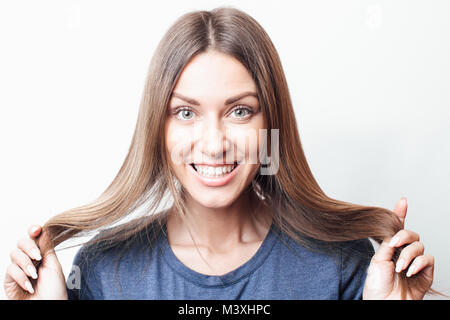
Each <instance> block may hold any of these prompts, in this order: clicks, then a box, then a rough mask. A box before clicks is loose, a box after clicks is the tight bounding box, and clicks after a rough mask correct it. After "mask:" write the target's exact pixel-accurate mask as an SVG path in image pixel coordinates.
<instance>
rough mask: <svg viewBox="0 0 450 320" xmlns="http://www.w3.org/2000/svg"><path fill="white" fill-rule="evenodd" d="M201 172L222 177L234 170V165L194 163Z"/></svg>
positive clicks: (207, 175)
mask: <svg viewBox="0 0 450 320" xmlns="http://www.w3.org/2000/svg"><path fill="white" fill-rule="evenodd" d="M194 167H195V169H196V170H197V172H198V173H199V174H201V175H202V176H205V177H222V176H225V175H227V174H228V173H230V172H231V171H232V170H233V167H234V165H225V166H220V167H211V166H202V165H196V164H194Z"/></svg>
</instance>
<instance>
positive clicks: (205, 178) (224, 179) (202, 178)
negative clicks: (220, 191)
mask: <svg viewBox="0 0 450 320" xmlns="http://www.w3.org/2000/svg"><path fill="white" fill-rule="evenodd" d="M187 167H188V168H189V171H190V172H191V173H192V174H193V175H194V177H195V178H196V179H197V181H198V182H200V183H202V184H203V185H206V186H208V187H220V186H224V185H226V184H228V183H229V182H230V181H231V180H232V179H233V178H234V177H235V176H236V173H237V172H238V171H239V168H240V167H241V165H240V164H238V163H237V162H235V163H234V164H225V165H223V164H210V165H208V164H194V163H191V164H189V165H187Z"/></svg>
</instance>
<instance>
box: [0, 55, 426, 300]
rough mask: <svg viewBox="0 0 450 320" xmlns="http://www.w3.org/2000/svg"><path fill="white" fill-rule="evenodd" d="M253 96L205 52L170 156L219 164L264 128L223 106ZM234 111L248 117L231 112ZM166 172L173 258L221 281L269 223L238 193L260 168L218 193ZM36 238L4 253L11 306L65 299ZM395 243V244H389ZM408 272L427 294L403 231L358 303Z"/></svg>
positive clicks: (401, 212) (36, 230)
mask: <svg viewBox="0 0 450 320" xmlns="http://www.w3.org/2000/svg"><path fill="white" fill-rule="evenodd" d="M255 90H256V85H255V83H254V82H253V80H252V78H251V76H250V74H249V73H248V71H247V70H246V69H245V68H244V66H242V65H241V64H240V63H239V62H238V61H237V60H235V59H234V58H232V57H229V56H226V55H224V54H221V53H218V52H211V51H210V52H206V53H203V54H201V55H199V56H197V57H196V58H195V59H193V60H192V61H191V62H190V63H188V65H187V66H186V68H185V70H184V71H183V73H182V75H181V77H180V79H179V81H178V83H177V85H176V87H175V90H174V91H176V92H178V93H181V94H183V95H184V96H188V97H190V98H193V99H195V100H198V101H197V102H199V105H192V104H189V103H187V102H186V101H182V100H180V99H179V98H176V97H172V99H171V100H170V105H169V109H170V110H172V111H173V110H174V108H177V107H178V106H180V105H185V106H186V105H187V106H189V107H190V108H191V109H190V110H191V111H190V112H192V113H190V112H185V113H184V114H183V115H181V114H180V113H177V114H176V113H175V112H172V113H171V116H170V117H169V119H168V120H167V123H166V128H165V130H166V145H167V146H168V151H169V152H170V150H171V149H172V148H174V147H175V146H176V145H177V144H178V143H182V144H185V145H186V146H188V147H189V148H188V149H191V148H190V147H192V146H197V145H200V146H201V147H199V148H197V149H196V150H197V151H196V152H198V154H195V155H193V156H194V158H195V157H197V156H198V155H199V154H200V155H202V156H203V159H206V160H204V161H206V162H208V161H212V162H216V161H217V160H219V159H222V160H223V156H224V155H225V154H227V153H228V152H229V151H230V150H231V147H232V146H233V145H237V142H238V141H239V139H241V138H242V137H243V136H245V133H246V132H247V131H249V130H250V131H251V130H258V129H262V128H265V127H264V120H263V118H262V114H261V112H260V109H259V102H258V100H257V99H256V98H255V97H254V96H247V97H245V98H243V99H242V100H240V101H236V102H235V103H233V104H232V105H226V104H225V103H224V101H226V100H227V99H228V98H229V97H232V96H235V95H236V94H239V93H241V92H243V91H250V92H253V91H255ZM240 105H245V106H246V108H250V109H251V110H252V111H253V112H252V113H247V111H243V110H242V109H241V110H240V111H236V110H237V109H232V108H237V107H239V106H240ZM235 111H236V112H235ZM250 114H251V116H250ZM191 117H193V118H191ZM194 124H195V126H194ZM194 129H195V130H198V131H197V133H196V132H195V130H194ZM226 129H230V130H229V131H228V132H229V135H228V136H227V138H226V141H225V142H226V143H220V142H223V141H222V140H223V137H222V135H221V134H220V133H224V132H225V131H226ZM255 150H257V144H250V145H249V148H248V149H246V151H245V152H242V153H240V154H239V153H238V156H243V155H245V156H247V155H248V153H249V152H252V151H255ZM234 160H236V159H234ZM202 161H203V160H202ZM170 166H171V168H172V170H173V171H174V173H175V175H176V177H177V179H178V180H179V181H180V183H181V185H182V186H183V187H184V189H185V190H186V191H187V192H186V201H187V206H188V210H189V214H188V215H187V217H186V220H185V221H182V220H181V219H179V218H177V217H176V215H174V214H173V213H170V214H169V217H168V222H167V229H168V239H169V244H170V246H171V248H172V250H173V251H174V253H175V255H176V256H177V257H178V258H179V259H180V261H182V262H183V263H184V264H185V265H186V266H187V267H189V268H191V269H193V270H195V271H197V272H200V273H203V274H209V275H222V274H225V273H227V272H229V271H232V270H234V269H236V268H237V267H239V266H240V265H242V264H244V263H245V262H246V261H248V260H249V259H250V258H251V257H252V256H253V255H254V254H255V252H256V251H257V250H258V248H259V247H260V245H261V243H262V241H263V239H264V238H265V236H266V235H267V232H268V230H269V226H270V223H271V221H270V219H269V218H268V217H269V216H270V214H268V212H269V211H268V209H267V208H264V207H261V206H259V204H260V202H259V200H258V199H257V198H255V197H254V195H251V194H248V193H245V192H244V191H245V190H246V188H247V187H248V185H249V184H250V183H251V181H252V179H253V178H254V176H255V175H256V173H257V170H258V165H257V164H252V163H243V164H242V166H241V167H240V168H239V171H238V172H239V174H236V175H235V176H234V177H233V179H232V180H230V181H229V182H228V183H226V184H224V185H222V186H219V187H211V186H207V185H205V184H203V183H201V182H199V181H201V180H199V179H197V178H196V176H195V174H194V173H193V171H192V170H193V169H192V168H191V167H189V164H187V163H175V162H174V161H171V163H170ZM406 210H407V204H406V199H402V200H400V201H399V202H398V203H397V204H396V206H395V209H394V212H395V213H396V214H397V215H398V216H399V217H400V219H402V221H404V219H405V217H406ZM249 212H253V213H254V214H253V215H251V214H249ZM40 233H41V227H40V226H38V225H35V226H32V227H31V228H30V229H29V231H28V237H27V238H24V239H22V240H20V241H19V242H18V245H17V247H16V248H14V249H13V250H12V251H11V253H10V257H11V265H10V266H9V267H8V269H7V272H6V275H5V280H4V290H5V292H6V295H7V297H8V298H9V299H67V294H66V290H65V279H64V274H63V272H62V268H61V265H60V263H59V261H58V259H57V257H56V254H55V252H54V251H50V252H47V253H46V254H45V255H44V256H43V257H40V255H41V254H42V253H40V252H39V248H38V246H37V244H36V243H37V242H38V241H43V240H42V239H39V235H40ZM393 239H394V240H395V239H397V240H398V241H395V243H394V241H393ZM44 241H45V240H44ZM390 242H392V243H390ZM405 244H406V245H407V246H406V247H405V248H404V249H403V251H402V253H401V255H400V260H399V261H403V262H404V264H403V265H399V266H398V269H397V270H396V266H395V265H394V263H393V262H392V255H393V253H394V248H395V247H399V246H402V245H405ZM33 249H34V250H33ZM36 250H37V251H36ZM37 261H41V265H40V267H39V269H38V270H36V268H35V267H34V263H35V262H37ZM406 268H408V276H414V275H415V276H418V277H424V279H426V281H427V283H429V287H431V283H432V280H433V270H434V258H433V256H431V255H427V254H424V245H423V244H422V243H421V242H420V241H419V235H418V234H417V233H415V232H413V231H410V230H405V229H403V230H401V231H399V232H398V233H397V234H396V235H395V236H394V237H393V238H388V239H385V241H384V242H383V243H382V244H381V246H380V247H379V248H378V250H377V251H376V253H375V255H374V257H373V258H372V261H371V263H370V265H369V269H368V274H367V279H366V283H365V286H364V292H363V298H364V299H399V298H400V290H399V288H398V287H397V286H396V284H395V282H394V275H395V272H399V271H401V270H404V269H406ZM32 282H34V285H33V286H32ZM429 287H428V288H429ZM425 293H426V290H425V291H424V290H421V289H418V288H414V287H411V288H409V290H408V296H407V298H408V299H422V298H423V296H424V294H425Z"/></svg>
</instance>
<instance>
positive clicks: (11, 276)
mask: <svg viewBox="0 0 450 320" xmlns="http://www.w3.org/2000/svg"><path fill="white" fill-rule="evenodd" d="M41 231H42V227H41V226H38V225H34V226H32V227H30V228H29V230H28V235H29V238H23V239H20V240H19V241H18V242H17V247H15V248H14V249H13V250H12V251H11V253H10V258H11V264H10V265H9V266H8V269H7V271H6V276H5V280H4V283H3V287H4V289H5V293H6V296H7V297H8V299H14V300H16V299H21V300H28V299H36V300H40V299H49V300H59V299H67V292H66V281H65V277H64V273H63V271H62V267H61V264H60V263H59V261H58V258H57V257H56V253H55V250H54V249H53V248H52V249H51V250H48V251H47V252H45V253H41V252H40V250H39V247H38V246H37V242H38V238H39V236H40V234H41ZM43 236H44V235H43ZM41 241H46V240H45V239H39V243H42V242H41ZM33 262H34V263H33ZM37 262H40V265H39V267H38V268H37V269H36V267H35V264H36V263H37ZM31 279H32V280H31ZM33 284H34V285H33Z"/></svg>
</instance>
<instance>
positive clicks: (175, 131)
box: [165, 121, 192, 165]
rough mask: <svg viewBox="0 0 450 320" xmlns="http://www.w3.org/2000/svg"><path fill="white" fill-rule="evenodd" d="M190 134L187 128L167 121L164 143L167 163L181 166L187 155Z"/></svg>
mask: <svg viewBox="0 0 450 320" xmlns="http://www.w3.org/2000/svg"><path fill="white" fill-rule="evenodd" d="M191 136H192V132H191V130H190V129H189V128H186V127H184V126H180V125H177V124H175V123H174V122H173V121H168V123H167V125H166V132H165V137H166V138H165V141H166V151H167V155H168V158H169V161H170V162H171V163H172V164H173V165H183V164H184V163H185V155H187V154H188V153H189V150H190V146H191V143H192V141H191Z"/></svg>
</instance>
